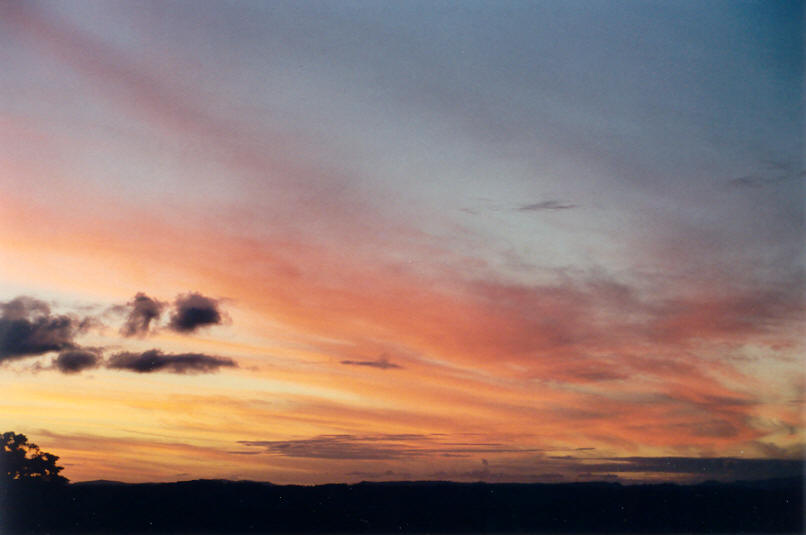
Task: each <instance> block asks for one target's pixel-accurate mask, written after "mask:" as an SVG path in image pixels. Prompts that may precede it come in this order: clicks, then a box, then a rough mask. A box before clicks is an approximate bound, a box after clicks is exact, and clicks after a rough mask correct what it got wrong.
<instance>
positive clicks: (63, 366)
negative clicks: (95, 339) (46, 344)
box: [53, 349, 102, 374]
mask: <svg viewBox="0 0 806 535" xmlns="http://www.w3.org/2000/svg"><path fill="white" fill-rule="evenodd" d="M101 362H102V358H101V355H100V354H99V353H98V352H97V351H95V350H91V349H75V350H71V351H62V352H61V353H59V356H58V357H56V358H55V359H54V360H53V367H54V368H55V369H57V370H59V371H60V372H62V373H67V374H71V373H79V372H82V371H84V370H87V369H91V368H97V367H98V366H99V365H100V364H101Z"/></svg>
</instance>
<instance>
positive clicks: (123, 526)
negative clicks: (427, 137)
mask: <svg viewBox="0 0 806 535" xmlns="http://www.w3.org/2000/svg"><path fill="white" fill-rule="evenodd" d="M11 483H14V484H13V485H12V484H7V485H5V486H4V488H1V489H0V499H2V505H0V515H2V516H0V532H2V533H292V532H333V533H400V532H409V533H412V532H418V533H422V532H445V533H447V532H461V533H470V532H473V533H480V532H493V533H501V532H549V533H570V532H577V533H599V532H610V533H628V532H633V533H635V532H638V533H649V532H674V533H717V532H721V533H748V532H756V533H781V532H788V533H802V532H803V527H804V526H803V497H804V496H803V479H802V478H795V479H786V480H770V481H765V482H747V483H731V484H717V483H712V484H709V483H705V484H700V485H692V486H679V485H633V486H622V485H619V484H615V483H588V484H584V483H581V484H550V485H548V484H547V485H542V484H529V485H522V484H484V483H474V484H462V483H441V482H415V483H407V482H402V483H360V484H357V485H322V486H316V487H300V486H275V485H271V484H269V483H255V482H232V481H188V482H181V483H165V484H140V485H128V484H122V483H109V482H97V483H78V484H73V485H64V486H43V485H32V484H30V483H27V484H25V483H23V484H20V482H11Z"/></svg>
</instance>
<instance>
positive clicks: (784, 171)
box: [728, 160, 806, 188]
mask: <svg viewBox="0 0 806 535" xmlns="http://www.w3.org/2000/svg"><path fill="white" fill-rule="evenodd" d="M762 167H763V170H762V171H761V172H758V173H752V174H748V175H744V176H740V177H737V178H733V179H731V180H728V185H729V186H731V187H735V188H763V187H766V186H775V185H776V184H780V183H782V182H788V181H790V180H803V178H804V177H806V171H804V170H801V171H799V172H796V171H795V170H794V169H795V168H794V167H793V166H792V165H790V164H788V163H784V162H776V161H771V160H768V161H764V162H762Z"/></svg>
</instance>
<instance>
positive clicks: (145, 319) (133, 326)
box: [120, 292, 165, 336]
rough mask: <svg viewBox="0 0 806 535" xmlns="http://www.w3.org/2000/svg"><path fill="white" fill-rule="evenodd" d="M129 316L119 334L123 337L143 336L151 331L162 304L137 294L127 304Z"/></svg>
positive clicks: (157, 318) (162, 306) (158, 316)
mask: <svg viewBox="0 0 806 535" xmlns="http://www.w3.org/2000/svg"><path fill="white" fill-rule="evenodd" d="M127 306H128V308H129V315H128V317H127V318H126V323H125V324H124V325H123V327H121V329H120V334H122V335H123V336H144V335H146V334H148V332H149V330H150V329H151V323H152V322H154V323H156V322H157V321H159V319H160V315H161V314H162V309H163V308H164V306H165V305H164V304H163V303H161V302H159V301H157V300H156V299H152V298H151V297H148V296H147V295H146V294H144V293H143V292H138V293H137V295H135V296H134V299H132V300H131V301H129V302H128V303H127Z"/></svg>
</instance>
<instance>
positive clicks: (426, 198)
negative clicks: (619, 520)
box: [0, 0, 806, 484]
mask: <svg viewBox="0 0 806 535" xmlns="http://www.w3.org/2000/svg"><path fill="white" fill-rule="evenodd" d="M803 20H804V18H803V5H802V3H800V2H775V3H773V2H750V1H740V2H733V1H730V2H719V1H717V2H709V3H707V4H703V3H701V2H686V1H684V2H676V1H675V2H671V1H665V2H652V1H650V2H643V1H642V2H637V1H636V2H632V1H626V0H625V1H619V2H600V1H593V0H589V1H585V2H571V3H566V2H559V1H548V2H514V1H495V2H492V1H485V2H478V1H471V0H468V1H465V2H458V3H457V2H448V1H437V0H430V1H411V2H370V1H358V2H352V1H341V0H339V1H312V2H302V3H300V2H290V1H288V2H285V1H272V2H262V1H238V2H230V1H217V2H199V1H186V2H185V1H176V0H170V1H167V2H152V1H144V2H117V1H109V2H89V1H79V0H75V1H70V2H39V1H34V2H25V3H20V2H4V3H2V4H0V63H1V64H2V65H3V72H2V74H1V75H0V102H2V107H0V146H2V147H3V148H2V150H0V191H2V195H0V243H2V247H0V391H2V392H3V395H2V396H0V428H2V429H0V430H2V431H6V430H8V431H16V432H21V433H25V434H26V435H27V436H28V437H29V439H31V440H32V441H34V442H36V443H37V444H38V445H39V446H40V447H41V448H42V449H43V450H45V451H50V452H52V453H55V454H57V455H59V456H60V461H61V464H62V466H64V467H65V469H64V472H63V474H64V475H65V476H66V477H68V478H70V479H71V480H72V481H83V480H94V479H108V480H119V481H130V482H142V481H176V480H186V479H197V478H226V479H251V480H263V481H272V482H275V483H300V484H315V483H325V482H354V481H361V480H403V479H406V480H409V479H419V480H425V479H439V480H455V481H479V480H481V481H490V482H495V481H524V482H532V481H540V482H565V481H588V480H597V481H598V480H607V481H622V482H626V483H629V482H636V481H697V480H704V479H716V480H733V479H752V478H765V477H779V476H788V475H793V474H797V473H799V472H800V471H801V470H802V469H803V459H804V444H806V434H805V432H804V397H803V392H804V386H805V385H806V376H804V355H806V352H805V351H804V350H805V349H806V348H805V347H804V338H803V332H804V330H803V328H804V319H806V318H805V317H804V311H805V310H806V309H805V308H804V295H806V293H805V292H804V290H806V282H805V281H806V278H805V277H804V257H803V253H804V250H803V249H804V230H806V228H805V227H804V199H806V197H804V177H805V176H806V171H805V169H806V166H805V165H804V161H803V159H804V158H803V154H804V150H803V149H804V120H803V117H804V114H803V104H804V101H803V94H804V93H803V75H804V73H803V65H804V62H803V59H804V58H803Z"/></svg>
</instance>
